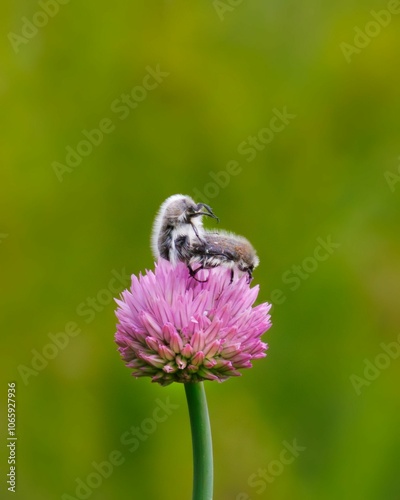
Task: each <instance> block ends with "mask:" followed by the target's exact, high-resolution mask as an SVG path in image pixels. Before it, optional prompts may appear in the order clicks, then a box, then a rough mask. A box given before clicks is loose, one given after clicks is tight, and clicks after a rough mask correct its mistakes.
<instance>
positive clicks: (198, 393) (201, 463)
mask: <svg viewBox="0 0 400 500" xmlns="http://www.w3.org/2000/svg"><path fill="white" fill-rule="evenodd" d="M185 392H186V399H187V403H188V408H189V416H190V427H191V429H192V444H193V496H192V499H193V500H212V496H213V454H212V439H211V427H210V419H209V416H208V408H207V399H206V393H205V390H204V385H203V382H196V383H187V384H185Z"/></svg>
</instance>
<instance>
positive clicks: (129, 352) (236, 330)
mask: <svg viewBox="0 0 400 500" xmlns="http://www.w3.org/2000/svg"><path fill="white" fill-rule="evenodd" d="M206 274H207V277H206V279H205V280H204V281H203V282H200V281H197V280H196V279H194V278H193V277H191V276H190V275H189V271H188V268H187V266H186V265H185V264H184V263H178V264H177V265H176V266H173V265H172V264H171V263H170V262H168V261H167V260H164V259H160V260H159V261H158V263H157V264H156V267H155V271H154V272H152V271H147V272H146V274H145V275H144V276H143V275H139V278H137V277H136V276H134V275H133V276H132V285H131V288H130V290H125V291H124V292H122V294H121V299H120V300H118V299H116V302H117V304H118V308H117V311H116V316H117V318H118V324H117V332H116V334H115V341H116V343H117V345H118V350H119V352H120V354H121V357H122V359H123V360H124V361H125V363H126V366H127V367H129V368H130V369H131V370H132V375H134V376H135V377H145V376H149V377H151V378H152V381H153V382H158V383H159V384H161V385H168V384H170V383H172V382H182V383H187V382H199V381H202V380H217V381H219V382H222V381H224V380H226V379H227V378H229V377H231V376H238V375H241V373H240V371H239V370H240V369H242V368H250V367H251V366H252V360H253V359H258V358H263V357H265V356H266V352H265V351H266V350H267V348H268V346H267V344H265V343H264V342H262V341H261V339H260V337H261V335H262V334H263V333H264V332H266V331H267V330H268V329H269V328H270V326H271V322H270V315H269V314H268V311H269V309H270V307H271V305H270V304H268V303H262V304H260V305H258V306H255V307H253V304H254V302H255V300H256V298H257V295H258V291H259V287H258V286H255V287H253V288H250V284H249V283H248V279H247V276H246V275H244V276H242V277H240V278H239V277H235V278H234V279H233V281H231V271H230V270H229V269H226V268H223V267H218V268H214V269H209V270H207V272H206Z"/></svg>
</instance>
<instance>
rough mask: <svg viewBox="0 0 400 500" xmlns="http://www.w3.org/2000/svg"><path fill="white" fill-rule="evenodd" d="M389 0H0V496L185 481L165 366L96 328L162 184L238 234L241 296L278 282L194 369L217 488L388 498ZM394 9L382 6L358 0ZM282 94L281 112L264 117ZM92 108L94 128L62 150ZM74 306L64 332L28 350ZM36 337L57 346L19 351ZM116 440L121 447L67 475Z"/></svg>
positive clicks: (399, 404) (393, 491) (396, 78)
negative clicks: (325, 250)
mask: <svg viewBox="0 0 400 500" xmlns="http://www.w3.org/2000/svg"><path fill="white" fill-rule="evenodd" d="M397 3H398V2H393V1H392V2H385V1H377V2H367V1H364V2H363V1H357V0H354V1H348V0H346V1H345V0H339V1H337V2H335V3H329V2H327V3H321V2H317V1H315V0H308V1H307V0H306V1H304V2H295V1H293V0H292V1H290V0H289V1H285V2H282V1H278V0H271V1H269V2H262V1H261V0H252V1H250V0H243V1H235V2H234V1H233V0H230V2H229V1H228V0H226V1H221V2H215V1H214V2H213V1H211V0H210V1H207V2H202V3H201V2H200V3H192V2H183V1H172V0H169V1H164V2H136V3H133V4H130V3H129V2H126V1H122V0H114V1H113V2H111V3H110V2H106V1H103V0H99V1H97V2H89V3H88V2H83V3H82V2H75V1H70V2H65V0H64V1H63V2H62V3H61V1H60V2H59V3H56V4H55V3H54V1H53V2H50V1H49V0H47V1H46V0H44V2H42V3H41V4H40V2H39V3H38V2H36V1H33V2H28V1H21V0H15V1H13V2H6V3H5V4H2V7H1V11H2V14H1V16H0V30H1V49H0V58H1V68H0V99H1V153H0V157H1V179H2V180H1V186H0V190H1V195H0V214H1V215H0V235H1V237H0V262H1V294H2V295H1V306H2V307H1V308H2V315H1V337H0V338H1V341H0V342H1V368H0V372H1V384H0V401H1V403H0V407H1V414H0V428H1V436H3V437H2V439H1V445H0V459H1V471H2V472H1V479H0V481H1V484H0V497H1V498H17V499H24V500H25V499H29V500H42V499H44V500H47V499H64V500H66V499H69V500H70V499H71V498H84V497H85V498H91V499H93V500H94V499H96V500H97V499H98V500H105V499H107V500H108V499H110V498H113V499H125V498H132V499H143V498H146V499H151V500H152V499H154V500H157V499H174V500H186V499H189V498H190V497H191V481H192V455H191V453H192V451H191V442H190V431H189V422H188V416H187V409H186V403H185V398H184V390H183V387H182V386H180V385H174V386H170V387H167V388H161V387H159V386H157V385H154V384H151V383H150V381H149V380H147V379H142V380H135V379H134V378H133V377H131V376H130V373H129V370H128V369H127V368H125V367H124V365H123V363H122V362H121V361H120V359H119V356H118V353H117V352H116V347H115V345H114V342H113V335H114V331H115V323H116V320H115V317H114V309H115V306H114V303H113V301H112V298H111V296H114V295H117V294H115V293H113V292H112V290H111V288H115V287H116V288H118V291H120V290H122V289H123V288H125V287H126V286H127V285H128V281H127V278H126V276H127V275H129V274H131V273H138V272H140V271H143V270H145V269H146V268H151V267H152V266H153V260H152V256H151V252H150V248H149V237H150V230H151V225H152V221H153V217H154V215H155V212H156V210H157V208H158V206H159V205H160V204H161V202H162V201H163V200H164V199H165V198H166V197H167V196H169V195H171V194H174V193H185V194H189V195H191V196H193V197H194V198H196V200H198V201H208V203H209V204H210V205H211V206H212V207H213V209H214V211H215V213H216V214H217V215H218V216H219V217H220V219H221V223H220V227H223V228H225V229H229V230H232V231H235V232H237V233H239V234H243V235H246V237H248V238H249V239H250V240H251V241H252V242H253V244H254V246H255V247H256V248H257V250H258V253H259V256H260V260H261V264H260V267H259V268H258V269H257V270H256V272H255V280H254V283H257V284H259V285H260V287H261V290H260V296H259V300H260V301H266V300H267V301H270V300H272V299H274V298H275V305H274V307H273V310H272V317H273V323H274V325H273V328H272V329H271V330H270V331H269V332H268V333H267V335H266V336H265V339H266V341H268V343H269V346H270V349H269V354H268V357H267V358H266V359H264V360H259V361H257V362H256V363H254V367H253V369H251V370H247V371H245V372H244V373H243V377H241V378H236V379H231V380H229V381H227V382H226V383H224V384H222V385H220V384H217V383H208V384H207V387H206V388H207V393H208V400H209V409H210V414H211V421H212V429H213V435H214V452H215V499H217V500H231V499H232V500H245V499H250V498H251V499H258V498H260V499H271V500H286V499H289V498H290V499H299V500H303V499H304V500H314V499H315V500H321V499H328V500H330V499H332V500H333V499H335V500H336V499H337V498H341V499H362V500H381V499H385V500H395V499H399V498H400V479H399V474H398V467H399V463H400V437H399V411H400V400H399V395H400V394H399V376H400V357H399V358H397V359H396V353H397V349H400V344H399V341H400V338H399V333H400V330H399V319H400V312H399V310H400V308H399V296H400V263H399V253H400V236H399V235H400V231H399V209H400V202H399V201H400V182H399V181H400V177H399V176H400V172H399V165H400V159H399V157H400V142H399V116H400V102H399V88H400V73H399V70H398V61H399V57H398V55H399V51H398V48H399V42H400V37H399V30H400V14H397V13H394V11H395V10H396V9H397V11H399V12H400V8H399V6H398V5H397ZM389 8H390V9H392V13H391V14H390V15H388V14H387V13H385V12H383V13H382V12H381V13H380V14H376V16H377V17H379V19H380V24H377V23H378V21H377V20H376V16H375V18H374V14H372V13H371V10H374V11H376V13H379V12H380V11H382V10H385V11H387V10H388V9H389ZM46 9H47V11H48V12H49V14H45V11H46ZM43 12H44V14H43ZM50 14H51V15H50ZM46 16H47V17H46ZM30 23H31V24H30ZM371 23H372V24H371ZM374 23H375V24H374ZM37 25H40V27H37ZM366 31H367V32H368V33H369V34H370V35H365V32H366ZM362 33H364V35H363V34H362ZM355 38H356V40H355ZM343 44H348V45H343ZM351 46H352V47H353V48H351ZM149 67H150V68H151V69H150V70H149ZM157 71H158V73H157V74H158V76H157V79H158V80H159V81H157V80H155V79H154V77H150V76H148V77H146V75H148V74H151V73H152V72H153V74H154V72H157ZM144 81H145V82H146V84H148V85H152V86H154V87H155V88H153V89H151V90H148V91H145V92H143V90H140V88H139V89H138V88H137V87H138V86H139V87H140V86H142V85H143V82H144ZM155 83H157V85H155ZM132 92H133V94H134V98H132V97H131V99H136V100H134V101H131V103H133V104H132V106H133V107H132V108H128V107H125V108H124V107H123V106H126V105H123V104H122V99H124V97H123V95H124V94H125V95H128V96H129V95H131V96H132ZM124 110H125V111H124ZM277 110H278V112H281V113H286V114H287V115H286V118H285V119H284V120H286V122H287V123H284V122H282V121H281V122H277V121H274V120H273V121H272V124H273V126H275V128H279V129H280V130H279V131H276V132H268V130H266V129H268V128H269V129H270V130H271V128H270V124H271V119H272V118H273V117H274V116H276V113H277ZM288 115H290V116H289V118H288ZM104 120H105V121H104ZM100 122H101V123H102V125H101V126H102V127H104V128H106V129H107V130H108V133H104V134H103V137H102V139H101V140H100V139H98V136H97V139H96V132H93V134H94V135H93V136H92V137H93V138H94V139H93V140H96V141H97V142H98V144H97V145H94V146H91V147H90V148H88V147H87V145H86V149H85V144H83V145H82V144H81V146H80V150H81V151H83V152H84V153H85V154H86V156H82V158H81V160H80V162H79V159H78V160H76V159H75V160H73V159H72V160H71V158H69V159H68V160H67V159H66V155H67V148H72V149H73V150H74V151H76V150H77V147H79V144H80V143H81V141H83V140H85V135H84V132H83V131H84V130H86V131H89V132H90V131H93V130H94V129H98V128H99V124H100ZM279 123H280V124H281V126H280V125H277V124H279ZM111 129H112V130H111ZM260 131H261V132H260ZM259 134H260V136H259ZM252 137H253V138H252ZM254 137H255V138H256V139H254ZM262 140H264V143H263V142H262ZM252 141H253V142H254V141H257V142H256V143H255V142H254V145H253V146H251V145H250V144H249V143H250V142H252ZM260 141H261V142H260ZM255 144H257V147H256V146H255ZM248 148H254V150H253V151H254V152H253V153H251V152H249V150H248ZM89 149H91V151H89V153H88V150H89ZM69 151H71V150H69ZM74 161H75V165H73V162H74ZM55 162H57V163H55ZM68 162H69V163H68ZM71 162H72V163H71ZM230 162H233V163H230ZM77 163H79V164H77ZM228 164H229V168H231V170H230V171H229V170H228ZM62 165H64V167H62ZM71 165H72V166H71ZM232 165H233V166H234V167H232ZM63 168H64V169H63ZM232 168H233V169H234V174H233V173H227V172H232V171H233V170H232ZM60 169H61V170H60ZM329 237H330V239H331V241H332V242H334V243H335V244H336V245H337V246H336V247H335V248H332V251H331V253H330V254H327V255H329V256H328V258H326V260H324V261H321V262H317V261H315V260H313V255H314V252H315V251H316V248H317V247H318V245H319V243H318V239H322V240H324V241H326V240H327V238H329ZM293 266H300V271H298V270H297V271H296V268H293ZM298 272H300V273H302V276H301V277H297V278H295V273H298ZM115 275H120V277H121V278H120V281H119V282H118V283H117V284H116V283H115V281H112V282H111V284H110V280H112V278H113V276H115ZM277 289H279V290H281V292H276V290H277ZM274 291H275V292H274ZM276 297H278V300H276ZM70 322H74V323H75V324H76V327H75V333H76V332H77V331H79V333H78V335H75V336H68V338H67V345H65V347H63V348H59V349H56V351H54V347H53V348H52V347H47V348H46V346H48V345H49V344H51V343H52V341H51V340H50V337H49V335H50V334H52V335H53V336H54V335H56V334H58V333H60V332H65V330H66V328H69V327H70V326H68V324H69V323H70ZM61 337H63V338H64V341H65V335H64V336H63V335H62V334H61V335H59V337H58V338H61ZM53 338H55V337H53ZM382 343H384V344H385V345H388V344H390V343H393V344H392V351H393V353H394V354H392V356H391V357H390V358H389V355H385V351H384V350H383V348H382V345H381V344H382ZM53 345H54V343H53ZM396 346H397V347H396ZM46 349H47V350H46ZM43 350H44V351H45V353H46V356H48V357H52V359H47V360H46V359H45V360H44V361H43V360H42V361H37V359H36V361H35V360H34V359H33V358H35V356H36V357H37V354H35V353H39V354H40V353H42V354H43ZM382 354H383V355H382ZM366 360H367V361H366ZM34 363H36V364H34ZM37 363H39V365H38V364H37ZM40 363H42V364H41V365H40ZM369 363H371V364H372V365H375V364H376V363H377V364H378V365H379V366H380V368H376V369H375V370H374V369H373V368H371V365H370V364H369ZM367 365H368V366H369V368H368V369H367V368H366V367H367ZM34 366H36V368H39V369H37V370H34V368H33V367H34ZM29 370H33V371H29ZM365 370H366V373H364V371H365ZM366 377H367V378H366ZM368 377H369V378H368ZM9 381H15V382H16V384H17V402H18V433H17V434H18V448H17V453H18V458H17V465H18V469H17V493H16V494H14V496H12V497H11V495H13V494H12V493H9V492H7V491H6V487H7V484H6V477H5V473H6V472H7V468H6V467H7V464H6V456H7V453H6V440H5V437H6V413H5V403H6V396H7V394H6V392H7V382H9ZM168 398H169V401H170V403H171V404H173V405H176V406H174V409H173V411H172V410H171V415H169V417H168V418H167V419H166V421H165V422H162V423H159V424H157V428H156V429H155V430H154V429H151V432H149V434H147V435H145V438H146V439H143V440H141V441H140V443H139V444H140V445H139V446H138V447H137V449H136V450H134V451H130V448H132V447H133V446H132V445H131V446H128V445H126V444H125V445H124V444H123V443H122V442H121V437H122V436H123V435H126V433H127V432H128V434H129V430H130V429H131V427H132V426H139V427H140V426H141V425H150V427H148V428H149V429H150V428H151V423H149V421H148V420H146V419H149V418H151V417H152V414H153V411H154V409H155V408H156V406H157V405H158V404H159V403H158V402H157V400H161V401H163V402H166V401H167V400H168ZM146 422H147V423H146ZM294 440H296V443H297V445H298V446H300V447H302V449H301V451H300V452H298V453H297V455H298V456H294V458H293V461H292V462H291V463H290V464H279V462H278V461H279V457H280V456H281V453H282V450H283V449H284V444H283V443H284V442H287V443H291V444H292V443H293V442H294ZM115 450H117V451H119V452H120V453H121V455H120V456H121V457H122V459H121V460H123V463H122V464H120V465H118V466H114V470H113V471H112V473H111V474H109V477H107V478H104V479H103V480H102V481H101V484H99V485H98V486H96V487H92V488H91V489H90V491H89V492H88V491H87V490H85V489H84V488H83V490H81V491H80V493H79V492H77V491H76V488H77V487H78V483H79V479H80V480H82V481H84V482H87V480H89V482H90V480H91V481H92V486H93V482H94V484H96V479H95V476H93V472H94V471H95V469H94V466H93V462H96V463H100V462H103V461H105V460H109V457H110V454H111V453H112V452H114V451H115ZM285 457H286V458H287V455H285ZM263 470H266V471H267V475H268V477H269V479H268V480H267V479H262V478H260V477H258V474H260V473H262V471H263ZM260 471H261V472H260ZM90 474H92V476H90ZM88 476H90V478H91V479H88ZM93 478H94V479H93ZM80 484H81V483H80ZM63 495H64V496H63ZM66 495H69V497H68V496H66ZM85 495H86V496H85Z"/></svg>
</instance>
